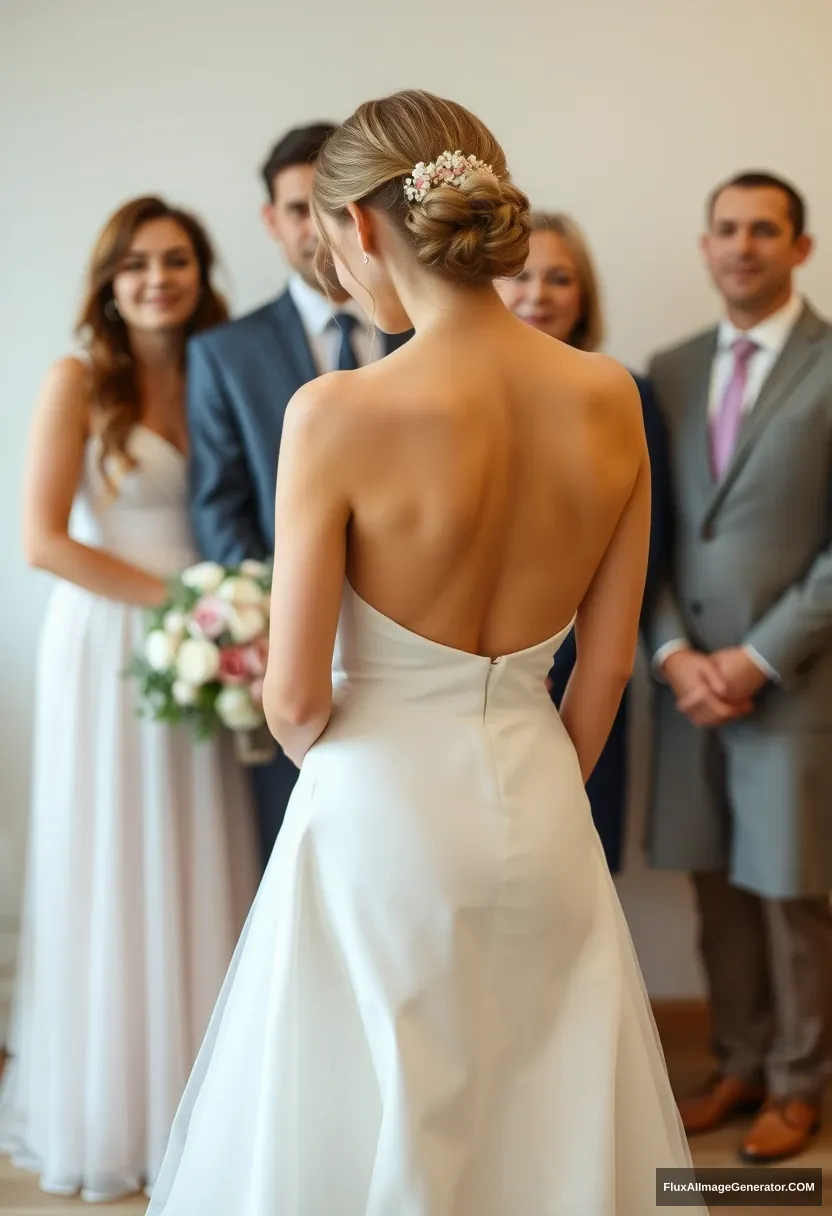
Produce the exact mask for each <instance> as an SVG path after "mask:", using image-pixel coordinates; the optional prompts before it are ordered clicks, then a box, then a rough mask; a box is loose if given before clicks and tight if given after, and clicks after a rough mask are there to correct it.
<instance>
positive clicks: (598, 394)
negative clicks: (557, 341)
mask: <svg viewBox="0 0 832 1216" xmlns="http://www.w3.org/2000/svg"><path fill="white" fill-rule="evenodd" d="M561 355H562V362H561V370H562V371H565V370H567V368H568V373H569V375H570V379H571V382H572V385H573V387H574V388H575V390H576V392H578V393H579V394H580V395H581V396H582V397H584V398H585V399H586V402H587V404H593V405H595V406H597V407H598V408H599V409H604V408H612V409H615V410H616V412H620V411H621V410H622V408H623V409H624V410H632V411H633V414H634V416H636V417H637V418H639V419H640V418H641V395H640V393H639V390H638V385H637V383H636V381H635V378H634V377H633V374H632V372H630V371H629V370H628V369H627V368H626V367H625V366H624V364H623V363H619V362H618V360H617V359H613V358H612V356H611V355H606V354H601V353H598V352H594V351H584V350H575V349H574V348H573V347H562V348H561ZM565 365H566V366H565Z"/></svg>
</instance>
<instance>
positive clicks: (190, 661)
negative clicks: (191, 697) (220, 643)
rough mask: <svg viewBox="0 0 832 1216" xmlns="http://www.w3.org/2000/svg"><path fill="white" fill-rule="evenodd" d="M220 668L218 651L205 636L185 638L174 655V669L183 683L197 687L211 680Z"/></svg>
mask: <svg viewBox="0 0 832 1216" xmlns="http://www.w3.org/2000/svg"><path fill="white" fill-rule="evenodd" d="M219 669H220V652H219V650H218V649H217V647H216V646H215V645H214V643H213V642H209V641H207V640H206V639H205V638H187V639H186V640H185V641H184V642H183V643H182V645H181V646H180V647H179V653H178V655H177V656H176V671H177V674H178V675H179V679H180V680H182V681H183V682H184V683H185V684H192V685H194V686H195V687H197V688H198V687H199V686H200V685H201V684H207V683H208V682H209V681H210V680H213V679H214V677H215V676H216V674H217V672H218V671H219Z"/></svg>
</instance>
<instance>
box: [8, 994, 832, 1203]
mask: <svg viewBox="0 0 832 1216" xmlns="http://www.w3.org/2000/svg"><path fill="white" fill-rule="evenodd" d="M656 1020H657V1022H658V1025H659V1029H660V1032H661V1035H662V1040H663V1043H664V1047H665V1054H666V1057H667V1064H668V1069H669V1071H670V1077H671V1081H672V1082H673V1087H674V1090H675V1092H676V1093H677V1095H678V1094H681V1093H684V1092H686V1091H687V1090H688V1089H690V1088H692V1087H693V1086H695V1085H697V1084H698V1083H699V1082H700V1081H701V1080H702V1078H703V1076H704V1074H705V1073H706V1072H707V1071H708V1070H709V1061H708V1056H707V1050H706V1035H707V1029H706V1025H705V1023H704V1021H703V1018H702V1016H701V1011H700V1010H698V1009H697V1008H695V1007H682V1006H673V1007H668V1008H662V1009H657V1010H656ZM745 1126H746V1123H744V1122H742V1121H740V1122H737V1123H734V1124H732V1125H731V1126H730V1127H728V1128H723V1129H722V1130H721V1131H718V1132H714V1133H713V1134H712V1135H709V1136H702V1137H697V1138H696V1139H694V1140H693V1141H692V1142H691V1150H692V1152H693V1157H694V1161H695V1162H696V1164H697V1165H713V1166H738V1167H739V1166H740V1162H739V1161H738V1160H737V1156H736V1150H737V1145H738V1143H739V1141H740V1138H741V1137H742V1133H743V1128H744V1127H745ZM793 1164H795V1165H801V1166H803V1165H805V1166H810V1165H811V1166H821V1167H822V1168H823V1170H824V1180H825V1183H826V1187H825V1194H824V1205H823V1209H821V1210H823V1211H826V1212H832V1102H830V1103H828V1104H827V1114H826V1119H825V1126H824V1130H823V1131H822V1132H821V1134H820V1136H819V1137H818V1138H817V1140H816V1141H815V1143H814V1144H813V1146H812V1148H811V1149H810V1150H809V1152H807V1153H806V1154H805V1156H803V1157H801V1158H799V1159H798V1160H797V1161H795V1162H794V1163H793ZM827 1171H829V1174H828V1176H827ZM146 1207H147V1201H146V1200H144V1199H138V1198H136V1199H125V1200H122V1201H121V1202H120V1203H115V1204H94V1205H92V1204H85V1203H81V1202H80V1201H79V1200H68V1199H54V1198H51V1197H50V1196H49V1195H44V1194H42V1193H41V1191H39V1190H38V1186H37V1182H36V1181H34V1180H33V1179H32V1178H31V1177H30V1176H29V1175H26V1174H22V1173H20V1172H19V1171H18V1170H15V1169H13V1168H12V1166H11V1165H10V1164H9V1162H8V1161H6V1160H4V1159H3V1158H0V1214H2V1216H65V1214H66V1213H70V1212H81V1211H83V1212H86V1213H87V1216H92V1214H93V1213H95V1214H96V1216H143V1214H144V1212H145V1210H146ZM671 1210H673V1209H670V1208H668V1209H667V1211H668V1212H670V1211H671ZM679 1210H680V1211H681V1210H684V1209H679ZM729 1210H731V1209H727V1208H714V1209H713V1211H714V1213H717V1212H721V1211H729ZM734 1210H738V1211H742V1212H745V1213H748V1214H749V1216H773V1214H774V1213H792V1214H793V1216H798V1214H799V1213H801V1212H804V1211H810V1210H814V1211H817V1210H818V1209H817V1208H814V1209H807V1208H783V1207H779V1208H771V1207H757V1208H750V1207H743V1208H740V1209H734ZM194 1216H199V1214H198V1213H194ZM228 1216H234V1213H231V1212H229V1214H228ZM328 1216H336V1214H335V1213H331V1214H328ZM512 1216H515V1214H512ZM516 1216H526V1214H525V1213H524V1214H520V1213H517V1214H516ZM529 1216H533V1214H529ZM574 1216H581V1213H579V1212H575V1214H574ZM617 1216H641V1213H637V1212H633V1213H629V1212H627V1213H623V1212H622V1213H618V1214H617Z"/></svg>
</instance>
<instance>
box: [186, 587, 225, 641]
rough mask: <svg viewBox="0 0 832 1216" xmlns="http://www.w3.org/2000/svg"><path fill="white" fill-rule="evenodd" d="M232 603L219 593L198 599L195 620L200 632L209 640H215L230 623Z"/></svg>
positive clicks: (194, 610)
mask: <svg viewBox="0 0 832 1216" xmlns="http://www.w3.org/2000/svg"><path fill="white" fill-rule="evenodd" d="M230 613H231V605H230V604H229V603H228V602H227V601H226V600H221V599H220V598H219V596H217V595H206V596H205V597H204V598H203V599H201V600H198V601H197V603H196V605H195V606H194V609H193V613H192V615H193V621H194V625H195V626H196V628H197V630H198V631H199V633H200V634H201V635H202V637H204V638H208V639H209V641H212V642H213V641H215V639H216V638H218V637H219V636H220V634H221V633H222V631H223V630H224V629H225V627H226V625H227V624H228V618H229V616H230Z"/></svg>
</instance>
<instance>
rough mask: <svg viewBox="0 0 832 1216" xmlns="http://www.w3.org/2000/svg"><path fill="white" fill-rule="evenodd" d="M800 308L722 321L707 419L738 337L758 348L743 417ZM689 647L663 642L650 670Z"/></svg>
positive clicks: (793, 301)
mask: <svg viewBox="0 0 832 1216" xmlns="http://www.w3.org/2000/svg"><path fill="white" fill-rule="evenodd" d="M803 307H804V305H803V300H802V299H801V298H800V296H798V295H795V294H792V296H791V297H790V299H789V301H788V303H786V304H784V305H783V307H782V308H779V309H778V310H777V312H775V313H772V314H771V316H770V317H766V319H765V320H764V321H761V322H760V323H759V325H755V326H754V327H753V328H752V329H747V330H740V329H737V327H736V326H735V325H734V324H733V323H732V322H731V321H729V320H728V318H727V317H725V318H723V320H722V321H721V322H720V325H719V331H718V333H717V340H716V354H715V356H714V361H713V366H712V367H711V384H710V390H709V393H708V419H709V420H710V419H712V418H713V417H714V416H715V415H716V412H717V410H718V409H719V407H720V405H721V403H722V398H723V396H724V394H725V389H726V388H727V386H728V381H729V380H730V378H731V373H732V372H733V370H734V355H733V352H732V350H731V347H732V346H733V344H734V342H736V340H737V339H738V338H748V339H749V340H750V341H752V342H753V343H754V344H755V345H756V346H757V348H758V349H757V350H756V351H755V352H754V354H753V355H751V357H750V359H749V361H748V374H747V378H746V384H745V394H744V396H743V402H742V409H743V414H747V413H749V412H750V411H751V410H752V409H753V408H754V406H755V405H756V403H757V398H758V397H759V395H760V391H761V389H762V387H763V385H764V384H765V382H766V380H767V379H768V377H769V374H770V373H771V370H772V368H773V367H774V364H775V363H776V362H777V359H778V357H779V355H780V352H781V351H782V349H783V347H784V346H785V345H786V342H787V341H788V340H789V335H790V334H791V332H792V330H793V329H794V327H795V325H796V323H797V321H798V318H799V317H800V314H801V313H802V312H803ZM689 645H690V643H689V642H688V641H686V640H684V639H682V638H676V639H674V640H673V641H672V642H667V643H665V645H664V646H661V647H660V648H659V649H658V650H657V651H656V654H655V655H654V657H653V670H654V671H655V672H656V673H658V672H659V671H660V670H661V666H662V664H663V663H664V661H665V659H666V658H667V657H668V656H669V655H671V654H673V653H674V652H675V651H677V650H686V649H687V648H688V646H689ZM745 651H746V653H747V654H748V656H749V658H751V659H753V661H754V662H755V663H756V664H757V666H758V667H759V668H760V670H761V671H762V672H763V673H764V674H765V675H766V676H767V677H768V679H770V680H774V681H775V683H776V682H779V679H780V677H779V676H778V674H777V672H776V671H775V670H774V669H773V667H771V666H770V665H769V664H768V663H767V662H766V660H765V659H764V658H763V656H762V655H761V654H759V653H758V651H756V650H755V649H754V647H753V646H746V647H745Z"/></svg>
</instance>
